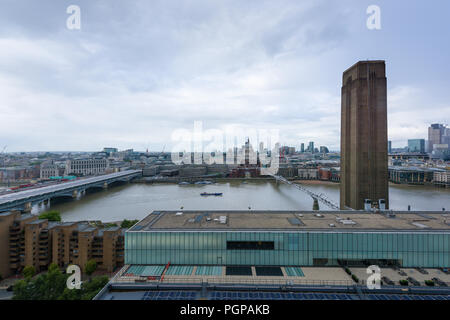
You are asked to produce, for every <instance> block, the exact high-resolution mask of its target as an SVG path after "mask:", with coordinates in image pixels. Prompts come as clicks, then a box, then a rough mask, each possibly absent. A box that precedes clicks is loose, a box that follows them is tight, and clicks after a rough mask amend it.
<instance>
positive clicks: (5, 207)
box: [0, 170, 142, 212]
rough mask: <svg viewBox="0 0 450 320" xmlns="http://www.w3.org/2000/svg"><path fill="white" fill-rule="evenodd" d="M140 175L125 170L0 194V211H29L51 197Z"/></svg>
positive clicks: (64, 195) (76, 192) (77, 193)
mask: <svg viewBox="0 0 450 320" xmlns="http://www.w3.org/2000/svg"><path fill="white" fill-rule="evenodd" d="M141 175H142V171H141V170H126V171H121V172H116V173H110V174H105V175H101V176H95V177H89V178H83V179H79V180H76V181H70V182H65V183H60V184H56V185H51V186H45V187H41V188H35V189H28V190H23V191H18V192H13V193H8V194H5V195H1V196H0V212H2V211H9V210H20V211H31V208H32V207H33V205H35V204H40V203H43V202H44V203H45V201H47V202H48V201H50V199H52V198H57V197H74V198H76V197H77V196H78V195H80V194H83V193H84V192H86V190H87V189H89V188H107V187H108V185H109V184H111V183H114V182H118V181H120V182H127V181H130V180H132V179H134V178H136V177H140V176H141Z"/></svg>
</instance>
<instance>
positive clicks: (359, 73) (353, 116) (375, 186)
mask: <svg viewBox="0 0 450 320" xmlns="http://www.w3.org/2000/svg"><path fill="white" fill-rule="evenodd" d="M385 70H386V65H385V62H384V61H360V62H358V63H356V64H355V65H353V66H352V67H350V68H349V69H347V70H346V71H345V72H344V74H343V78H342V91H341V186H340V189H341V191H340V204H341V209H344V208H346V207H350V208H353V209H358V210H359V209H363V208H364V203H365V200H366V199H370V200H371V201H372V202H375V201H376V202H377V203H378V204H379V207H380V208H383V207H384V208H385V209H388V208H389V199H388V166H387V165H388V161H387V151H388V144H387V142H388V141H387V97H386V91H387V90H386V72H385Z"/></svg>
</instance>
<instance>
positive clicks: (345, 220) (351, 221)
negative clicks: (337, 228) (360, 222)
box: [339, 218, 356, 225]
mask: <svg viewBox="0 0 450 320" xmlns="http://www.w3.org/2000/svg"><path fill="white" fill-rule="evenodd" d="M339 222H340V223H342V224H345V225H353V224H356V222H355V221H353V220H352V219H348V218H347V219H342V220H339Z"/></svg>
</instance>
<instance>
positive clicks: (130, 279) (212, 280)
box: [111, 276, 355, 286]
mask: <svg viewBox="0 0 450 320" xmlns="http://www.w3.org/2000/svg"><path fill="white" fill-rule="evenodd" d="M111 283H123V284H125V283H142V284H164V283H179V284H181V283H186V284H187V283H188V284H246V285H249V284H250V285H277V286H289V285H310V286H353V285H354V284H355V283H354V282H353V281H351V280H318V279H289V278H282V279H262V278H256V279H255V278H251V277H246V276H242V277H236V276H231V277H206V278H197V277H169V276H167V277H165V278H164V281H161V280H160V279H153V278H152V277H150V279H149V278H147V277H142V276H121V277H116V278H114V279H112V280H111Z"/></svg>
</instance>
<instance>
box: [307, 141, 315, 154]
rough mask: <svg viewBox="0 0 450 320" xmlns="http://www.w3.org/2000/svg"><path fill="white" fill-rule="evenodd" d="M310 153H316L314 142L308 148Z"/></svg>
mask: <svg viewBox="0 0 450 320" xmlns="http://www.w3.org/2000/svg"><path fill="white" fill-rule="evenodd" d="M308 149H309V152H311V153H314V142H313V141H311V142H310V143H309V146H308Z"/></svg>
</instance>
